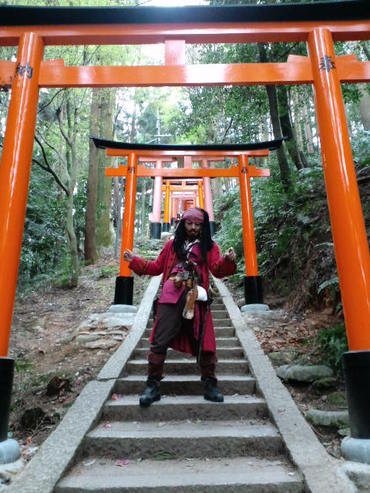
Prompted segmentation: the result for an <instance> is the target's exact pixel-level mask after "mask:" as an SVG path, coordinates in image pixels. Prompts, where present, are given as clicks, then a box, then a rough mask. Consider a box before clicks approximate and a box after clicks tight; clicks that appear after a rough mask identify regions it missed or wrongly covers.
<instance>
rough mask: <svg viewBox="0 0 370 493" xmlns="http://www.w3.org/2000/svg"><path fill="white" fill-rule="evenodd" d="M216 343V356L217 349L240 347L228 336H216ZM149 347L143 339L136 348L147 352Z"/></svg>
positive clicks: (233, 338)
mask: <svg viewBox="0 0 370 493" xmlns="http://www.w3.org/2000/svg"><path fill="white" fill-rule="evenodd" d="M216 341H217V354H218V349H219V348H222V347H237V346H238V347H241V346H240V342H239V339H238V338H237V337H228V336H225V337H222V336H221V337H218V336H217V337H216ZM149 345H150V343H149V340H148V337H143V338H142V339H140V341H139V343H138V345H137V346H136V347H137V348H140V349H144V350H148V348H149Z"/></svg>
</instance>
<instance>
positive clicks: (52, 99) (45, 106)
mask: <svg viewBox="0 0 370 493" xmlns="http://www.w3.org/2000/svg"><path fill="white" fill-rule="evenodd" d="M63 91H65V88H64V87H63V88H62V89H59V91H57V92H56V93H55V94H54V96H53V97H52V98H51V99H50V101H49V102H48V103H46V104H44V106H41V108H39V109H38V111H37V113H41V111H43V110H44V109H45V108H47V107H48V106H49V105H50V104H51V103H52V102H53V101H54V99H55V98H56V97H57V96H58V94H60V93H61V92H63Z"/></svg>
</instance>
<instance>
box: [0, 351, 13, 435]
mask: <svg viewBox="0 0 370 493" xmlns="http://www.w3.org/2000/svg"><path fill="white" fill-rule="evenodd" d="M13 376H14V359H11V358H0V396H1V398H0V442H3V441H4V440H7V439H8V426H9V411H10V400H11V395H12V387H13Z"/></svg>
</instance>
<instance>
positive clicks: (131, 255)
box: [123, 250, 134, 262]
mask: <svg viewBox="0 0 370 493" xmlns="http://www.w3.org/2000/svg"><path fill="white" fill-rule="evenodd" d="M133 258H134V253H133V252H132V251H131V250H125V251H124V252H123V260H125V261H126V262H131V261H132V259H133Z"/></svg>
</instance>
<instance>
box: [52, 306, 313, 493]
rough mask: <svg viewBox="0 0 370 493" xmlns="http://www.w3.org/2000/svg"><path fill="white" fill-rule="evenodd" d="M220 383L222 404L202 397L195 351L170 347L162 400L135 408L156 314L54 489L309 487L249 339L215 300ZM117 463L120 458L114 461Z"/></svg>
mask: <svg viewBox="0 0 370 493" xmlns="http://www.w3.org/2000/svg"><path fill="white" fill-rule="evenodd" d="M212 313H213V319H214V324H215V331H216V338H217V348H218V358H219V362H218V368H217V375H218V380H219V387H220V389H221V391H222V392H223V393H224V395H225V402H224V403H220V404H216V403H212V402H208V401H206V400H204V399H203V386H202V384H201V382H200V379H199V370H198V368H197V365H196V363H195V361H194V358H190V357H186V356H185V357H184V355H183V354H180V353H176V352H175V351H173V350H169V352H168V358H167V361H166V366H165V374H166V377H165V379H164V380H163V381H162V383H161V391H162V399H161V401H159V402H157V403H155V404H153V405H152V406H151V407H149V408H147V409H141V408H140V407H139V406H138V400H139V394H140V393H141V392H142V390H143V388H144V386H145V381H146V365H147V362H146V351H147V349H148V339H147V338H148V335H149V332H150V326H151V324H152V322H153V321H152V320H151V321H150V322H149V323H148V328H147V329H146V330H145V332H144V334H143V337H142V339H141V340H140V342H139V344H138V345H137V347H136V348H135V350H134V352H133V353H132V357H131V358H130V359H129V361H128V362H127V364H126V367H125V371H126V373H125V374H124V375H122V376H121V378H119V379H118V380H117V381H116V384H115V387H114V393H115V394H116V395H118V396H119V397H120V396H122V398H118V399H115V400H108V401H107V402H106V404H105V406H104V409H103V413H102V415H101V419H100V422H98V423H97V424H96V426H95V428H94V429H92V430H91V431H90V432H89V433H88V434H87V436H86V437H85V439H84V441H83V443H82V447H81V449H80V451H79V454H78V456H77V459H76V461H75V465H74V466H73V467H72V468H71V469H70V470H69V471H68V472H67V474H66V476H65V477H64V478H62V479H61V481H59V483H58V484H57V486H56V489H55V492H57V493H87V492H90V493H93V492H96V493H98V492H104V493H113V492H117V493H118V492H120V493H123V492H127V493H149V492H150V493H172V492H173V493H175V492H176V493H195V492H196V493H229V492H233V493H267V492H269V493H275V492H276V493H303V492H304V491H306V490H305V486H304V483H303V480H302V478H301V475H300V473H299V472H297V470H296V469H295V468H294V467H293V466H292V465H291V464H290V463H289V460H288V459H287V453H286V449H285V446H284V444H283V440H282V438H281V436H280V434H279V432H278V430H277V429H276V427H275V426H274V425H273V423H272V422H271V421H270V420H269V416H268V410H267V405H266V403H265V401H264V399H263V398H261V397H260V396H259V395H258V393H256V381H255V379H254V378H253V376H251V375H250V374H249V373H248V362H247V361H246V359H245V357H244V354H243V349H242V346H241V345H240V342H239V340H238V338H237V337H236V336H235V330H234V328H233V326H232V323H231V321H230V319H229V318H228V314H227V311H226V310H225V307H224V305H223V304H222V302H221V299H216V300H215V302H214V304H213V306H212ZM117 461H118V462H117Z"/></svg>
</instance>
